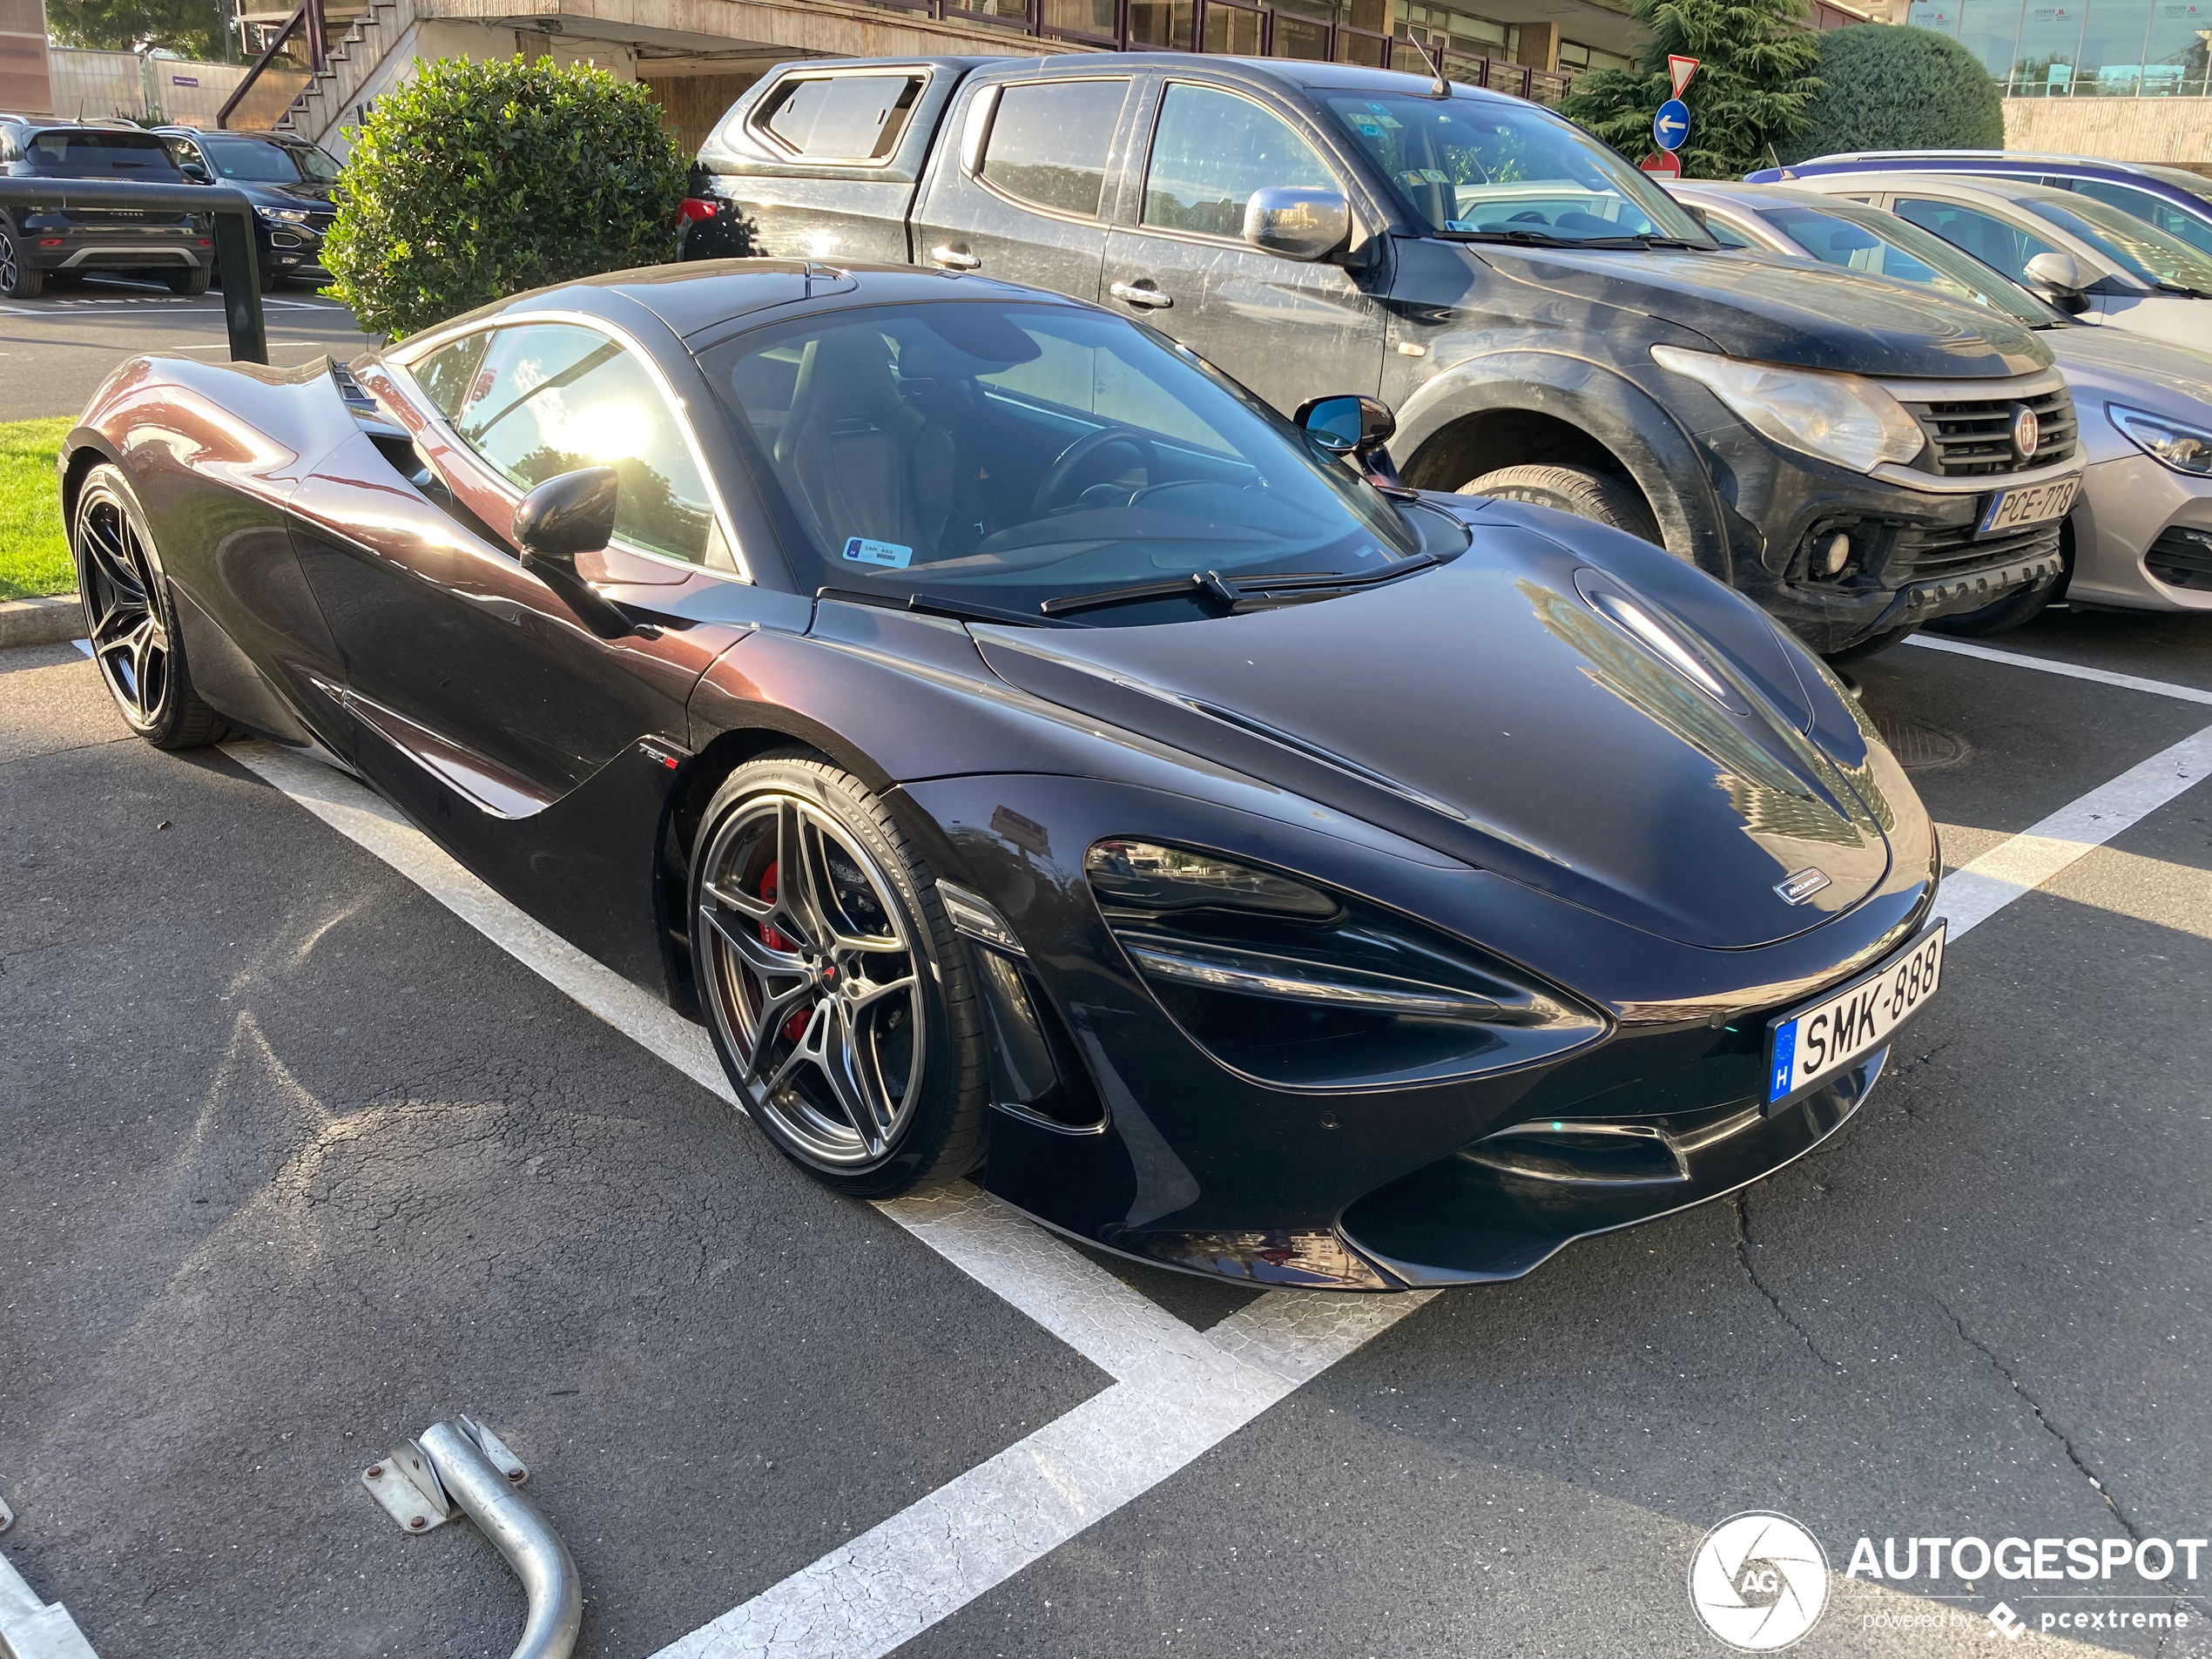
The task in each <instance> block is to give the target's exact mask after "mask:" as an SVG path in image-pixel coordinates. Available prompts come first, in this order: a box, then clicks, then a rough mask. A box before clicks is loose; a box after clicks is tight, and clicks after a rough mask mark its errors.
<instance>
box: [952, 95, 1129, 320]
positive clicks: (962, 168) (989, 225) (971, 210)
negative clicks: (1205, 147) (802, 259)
mask: <svg viewBox="0 0 2212 1659" xmlns="http://www.w3.org/2000/svg"><path fill="white" fill-rule="evenodd" d="M1131 87H1132V82H1131V79H1130V77H1129V76H1127V75H1099V76H1094V75H1082V74H1069V75H1055V76H1047V77H1041V78H1024V79H1015V80H1011V81H1008V80H1002V79H996V80H985V81H983V82H981V83H980V84H974V85H971V86H970V87H969V88H968V89H967V91H966V92H965V94H964V96H963V98H962V101H961V104H960V105H958V106H957V107H956V108H955V109H954V111H953V116H952V125H951V127H950V128H949V130H950V131H951V132H955V133H957V134H958V135H959V142H958V144H957V145H941V146H940V154H939V157H938V159H937V162H936V164H935V165H934V167H933V169H932V172H931V174H930V179H929V183H928V185H927V190H926V192H925V193H924V196H923V199H922V206H921V212H919V213H917V214H916V215H915V219H914V263H915V264H916V265H925V266H927V265H934V266H937V267H938V268H939V269H940V270H946V271H977V272H981V273H982V274H983V275H985V276H991V277H997V278H999V279H1001V280H1004V281H1008V282H1027V283H1030V284H1033V285H1034V286H1035V287H1040V288H1049V289H1051V290H1052V291H1053V292H1055V293H1064V294H1068V295H1069V296H1070V297H1071V298H1074V299H1077V300H1096V299H1097V298H1098V269H1099V264H1100V261H1101V260H1103V258H1104V257H1105V252H1106V222H1105V217H1104V215H1105V212H1106V211H1107V210H1108V209H1109V207H1110V206H1111V203H1110V201H1109V185H1110V184H1111V182H1112V181H1113V179H1115V177H1116V172H1117V165H1116V163H1117V158H1118V156H1119V155H1120V153H1121V146H1122V144H1123V129H1124V126H1125V124H1126V117H1127V114H1128V109H1129V105H1130V91H1131Z"/></svg>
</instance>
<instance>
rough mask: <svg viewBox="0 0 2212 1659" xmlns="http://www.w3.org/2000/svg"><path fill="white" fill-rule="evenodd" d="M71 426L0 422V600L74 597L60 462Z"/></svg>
mask: <svg viewBox="0 0 2212 1659" xmlns="http://www.w3.org/2000/svg"><path fill="white" fill-rule="evenodd" d="M70 426H71V421H70V420H69V419H68V417H66V416H63V417H61V418H59V419H57V420H52V421H0V599H28V598H30V597H32V596H33V595H35V594H41V593H74V592H76V591H77V571H76V569H75V567H73V566H72V565H71V563H70V562H69V543H68V541H67V539H66V538H65V537H64V536H63V534H62V504H61V484H60V481H59V480H58V479H57V478H56V476H55V475H54V458H55V457H56V456H57V455H59V454H60V453H61V448H62V439H63V438H64V437H65V436H67V435H68V433H69V428H70Z"/></svg>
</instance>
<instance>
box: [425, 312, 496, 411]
mask: <svg viewBox="0 0 2212 1659" xmlns="http://www.w3.org/2000/svg"><path fill="white" fill-rule="evenodd" d="M490 343H491V336H490V335H489V334H466V335H463V336H462V338H461V339H459V340H456V341H454V342H453V344H452V345H450V346H441V347H438V349H437V350H435V351H434V352H432V353H431V354H429V355H428V357H426V358H424V359H423V360H422V361H421V362H419V363H417V364H416V365H415V369H414V374H415V384H416V385H418V386H420V387H421V388H422V389H423V390H424V391H425V392H427V393H428V395H429V398H430V401H431V402H433V403H435V404H436V405H437V408H438V413H439V414H441V415H444V416H445V417H446V419H447V420H448V421H450V420H451V419H453V417H454V415H455V414H456V413H457V412H458V411H459V410H460V408H461V400H462V398H463V397H465V396H466V395H468V391H469V381H471V380H473V379H475V374H476V365H477V364H479V363H481V362H482V361H484V347H486V346H488V345H489V344H490Z"/></svg>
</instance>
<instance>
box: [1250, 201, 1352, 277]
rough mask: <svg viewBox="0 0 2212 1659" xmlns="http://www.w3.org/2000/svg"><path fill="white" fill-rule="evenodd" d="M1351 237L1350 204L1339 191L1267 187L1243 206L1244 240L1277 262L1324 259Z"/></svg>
mask: <svg viewBox="0 0 2212 1659" xmlns="http://www.w3.org/2000/svg"><path fill="white" fill-rule="evenodd" d="M1351 236H1352V204H1351V203H1350V202H1348V201H1346V200H1345V199H1344V194H1343V192H1340V191H1334V190H1301V189H1294V188H1291V186H1288V185H1268V186H1267V187H1266V188H1265V189H1263V190H1255V191H1254V192H1252V193H1251V199H1250V200H1249V201H1247V202H1246V203H1245V204H1244V239H1245V240H1246V241H1247V242H1250V243H1251V245H1252V246H1254V247H1256V248H1258V249H1259V251H1260V252H1261V253H1272V254H1274V255H1275V256H1276V257H1277V258H1278V259H1285V260H1309V261H1311V260H1320V259H1326V258H1327V257H1328V256H1329V255H1330V254H1332V253H1335V252H1336V251H1337V250H1338V249H1339V248H1340V247H1342V246H1344V245H1345V242H1346V241H1348V240H1349V239H1351Z"/></svg>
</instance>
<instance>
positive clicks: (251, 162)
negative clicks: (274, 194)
mask: <svg viewBox="0 0 2212 1659" xmlns="http://www.w3.org/2000/svg"><path fill="white" fill-rule="evenodd" d="M200 145H201V147H202V148H203V149H205V150H206V152H207V161H208V165H210V166H212V167H213V168H214V169H215V171H216V172H219V173H220V174H221V175H222V176H223V177H224V178H226V179H245V180H246V182H247V183H249V184H266V185H296V184H299V183H300V182H301V181H302V180H304V181H306V182H307V183H308V184H311V185H327V184H328V183H329V182H330V181H331V180H332V179H335V178H337V177H338V164H337V163H336V162H334V161H333V160H332V159H331V158H329V157H328V156H327V155H325V154H323V152H321V151H320V150H318V149H316V148H315V147H314V145H307V144H273V143H270V142H268V141H267V140H266V139H261V138H202V139H201V140H200Z"/></svg>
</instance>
